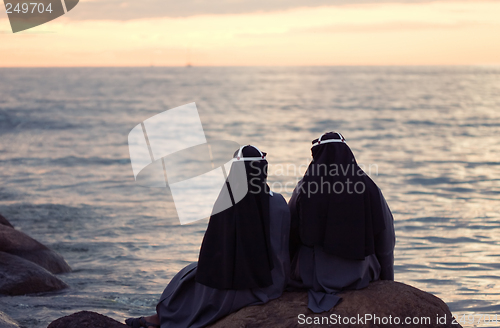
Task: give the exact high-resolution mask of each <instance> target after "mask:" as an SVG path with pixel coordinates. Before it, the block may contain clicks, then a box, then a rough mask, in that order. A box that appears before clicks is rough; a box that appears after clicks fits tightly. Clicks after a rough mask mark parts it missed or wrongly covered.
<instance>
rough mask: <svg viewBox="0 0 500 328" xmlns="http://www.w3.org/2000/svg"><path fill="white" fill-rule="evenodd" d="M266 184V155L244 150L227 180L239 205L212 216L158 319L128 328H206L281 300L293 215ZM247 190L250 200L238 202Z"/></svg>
mask: <svg viewBox="0 0 500 328" xmlns="http://www.w3.org/2000/svg"><path fill="white" fill-rule="evenodd" d="M241 176H243V179H239V178H238V177H241ZM266 180H267V160H266V153H263V152H261V151H260V150H259V149H258V148H257V147H255V146H251V145H248V146H243V147H241V148H240V149H239V151H237V152H236V153H235V158H233V163H232V166H231V170H230V173H229V175H228V178H227V180H226V185H227V187H228V188H227V190H229V194H230V195H231V200H232V202H233V204H234V205H233V206H231V207H229V208H228V209H226V210H224V211H222V212H219V213H217V214H212V216H211V217H210V221H209V223H208V228H207V230H206V232H205V236H204V238H203V242H202V245H201V249H200V254H199V259H198V262H196V263H191V264H190V265H188V266H187V267H185V268H184V269H182V270H181V271H179V273H177V274H176V275H175V276H174V277H173V278H172V280H171V281H170V283H169V284H168V286H167V287H166V288H165V290H164V292H163V294H162V295H161V297H160V300H159V302H158V305H157V306H156V312H157V314H155V315H153V316H149V317H140V318H135V319H132V318H131V319H127V320H126V321H125V322H126V324H127V325H129V326H131V327H149V328H152V327H161V328H171V327H175V328H184V327H185V328H187V327H192V328H197V327H205V326H207V325H209V324H212V323H214V322H215V321H217V320H219V319H221V318H222V317H224V316H226V315H228V314H230V313H232V312H235V311H238V310H239V309H241V308H243V307H246V306H249V305H256V304H264V303H266V302H268V301H269V300H272V299H275V298H278V297H279V296H281V294H282V292H283V290H284V289H285V287H286V286H287V284H288V280H289V273H290V257H289V256H290V254H289V249H288V247H289V234H290V211H289V208H288V206H287V203H286V201H285V199H284V198H283V196H281V195H280V194H278V193H273V192H272V191H271V190H270V189H269V186H268V184H267V182H266ZM223 190H224V189H223ZM241 190H244V191H245V193H244V194H243V195H244V196H242V198H241V200H240V201H238V202H235V197H237V195H238V194H239V192H240V191H241ZM247 190H248V191H247ZM222 195H223V192H221V194H220V195H219V199H218V200H217V201H216V203H215V205H214V208H216V207H217V203H218V202H219V200H220V199H221V198H222ZM240 195H241V193H240ZM237 199H240V198H237Z"/></svg>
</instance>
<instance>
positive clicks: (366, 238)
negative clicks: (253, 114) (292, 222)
mask: <svg viewBox="0 0 500 328" xmlns="http://www.w3.org/2000/svg"><path fill="white" fill-rule="evenodd" d="M312 143H313V147H312V149H311V151H312V156H313V161H312V162H311V163H310V165H309V167H308V168H307V171H306V173H305V175H304V178H303V179H302V184H301V185H299V186H298V196H297V200H296V206H297V207H298V208H297V210H298V216H299V226H298V229H299V235H300V241H301V242H302V243H303V244H304V245H307V246H314V245H320V246H323V248H324V250H325V252H327V253H329V254H333V255H337V256H340V257H343V258H347V259H354V260H363V259H364V258H365V257H366V256H368V255H370V254H374V252H375V246H374V236H376V235H377V234H378V233H380V232H381V231H382V230H384V229H385V224H384V217H383V212H382V205H381V204H382V203H381V198H380V192H379V189H378V187H377V185H376V184H375V183H374V182H373V181H372V179H370V177H369V176H368V175H366V173H365V172H364V171H363V170H362V169H361V168H360V167H359V166H358V164H357V163H356V159H355V158H354V155H353V153H352V151H351V149H350V148H349V146H347V144H346V143H345V139H344V137H343V136H342V135H341V134H339V133H335V132H329V133H325V134H324V135H322V136H321V137H320V138H318V139H315V140H313V142H312Z"/></svg>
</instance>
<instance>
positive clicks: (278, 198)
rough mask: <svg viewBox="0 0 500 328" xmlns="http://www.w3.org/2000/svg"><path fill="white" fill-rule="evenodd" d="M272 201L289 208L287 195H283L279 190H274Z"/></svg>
mask: <svg viewBox="0 0 500 328" xmlns="http://www.w3.org/2000/svg"><path fill="white" fill-rule="evenodd" d="M270 201H271V203H274V204H276V205H279V206H286V207H287V208H288V205H287V203H286V200H285V197H283V195H282V194H280V193H278V192H273V195H272V196H270Z"/></svg>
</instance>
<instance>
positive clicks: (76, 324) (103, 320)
mask: <svg viewBox="0 0 500 328" xmlns="http://www.w3.org/2000/svg"><path fill="white" fill-rule="evenodd" d="M125 327H128V326H127V325H124V324H123V323H120V322H118V321H116V320H113V319H111V318H109V317H106V316H103V315H101V314H99V313H95V312H90V311H81V312H77V313H73V314H72V315H69V316H66V317H62V318H59V319H57V320H55V321H53V322H52V323H51V324H50V325H49V326H48V327H47V328H125Z"/></svg>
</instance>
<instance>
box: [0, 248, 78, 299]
mask: <svg viewBox="0 0 500 328" xmlns="http://www.w3.org/2000/svg"><path fill="white" fill-rule="evenodd" d="M0 240H1V239H0ZM67 287H68V285H66V284H65V283H64V282H62V281H61V280H59V279H58V278H56V277H55V276H54V275H53V274H52V273H50V272H49V271H47V270H45V269H44V268H42V267H41V266H39V265H37V264H35V263H33V262H30V261H27V260H25V259H23V258H21V257H18V256H15V255H12V254H8V253H4V252H0V294H7V295H11V296H13V295H25V294H31V293H40V292H49V291H54V290H60V289H64V288H67Z"/></svg>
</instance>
